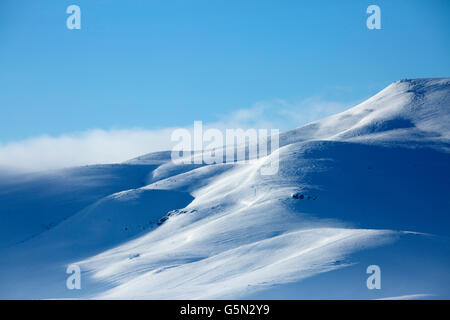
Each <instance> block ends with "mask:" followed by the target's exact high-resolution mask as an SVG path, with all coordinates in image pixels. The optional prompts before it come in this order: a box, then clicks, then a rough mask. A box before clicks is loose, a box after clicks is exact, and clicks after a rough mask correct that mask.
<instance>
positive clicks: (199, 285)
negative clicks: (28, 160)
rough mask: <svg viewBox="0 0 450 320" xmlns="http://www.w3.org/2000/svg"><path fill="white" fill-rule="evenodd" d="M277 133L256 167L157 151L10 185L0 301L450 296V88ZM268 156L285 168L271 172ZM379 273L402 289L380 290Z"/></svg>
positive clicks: (399, 88) (6, 181) (393, 95)
mask: <svg viewBox="0 0 450 320" xmlns="http://www.w3.org/2000/svg"><path fill="white" fill-rule="evenodd" d="M279 138H280V147H279V149H278V150H275V151H274V152H272V153H271V154H270V155H268V156H266V157H264V158H262V159H253V160H251V161H247V162H234V163H220V164H212V165H180V164H176V163H173V162H172V161H171V160H170V152H160V153H153V154H148V155H143V156H141V157H139V158H136V159H132V160H130V161H128V162H126V163H123V164H114V165H101V166H100V165H99V166H89V167H80V168H73V169H67V170H59V171H53V172H45V173H38V174H33V175H30V174H27V175H22V176H20V175H18V176H17V175H15V176H5V177H4V178H3V179H2V180H1V182H0V185H1V188H0V212H1V213H0V219H1V223H0V232H1V234H0V253H1V255H0V262H1V265H0V297H2V298H73V297H76V298H94V299H98V298H100V299H103V298H105V299H209V298H219V299H220V298H246V297H263V298H277V297H280V292H281V296H282V297H287V298H299V297H300V298H358V299H359V298H363V299H364V298H371V297H378V298H383V297H392V296H406V295H414V294H417V292H420V293H421V294H424V290H428V292H425V294H426V295H428V294H429V295H433V296H434V297H435V296H442V297H447V298H448V297H449V296H450V279H449V277H448V275H447V272H446V271H444V270H448V267H449V266H450V261H449V256H450V255H449V254H448V253H449V246H448V242H446V240H445V241H444V240H442V238H446V237H448V235H449V231H450V229H449V226H450V223H449V222H450V219H449V209H450V200H449V199H450V197H449V195H450V187H449V186H450V184H449V183H448V179H449V178H450V161H449V160H450V155H449V150H450V149H449V146H450V79H448V78H445V79H417V80H402V81H397V82H395V83H393V84H391V85H390V86H388V87H387V88H386V89H384V90H383V91H381V92H380V93H378V94H376V95H375V96H373V97H372V98H370V99H368V100H367V101H365V102H363V103H361V104H359V105H357V106H356V107H353V108H351V109H349V110H347V111H345V112H342V113H339V114H336V115H333V116H331V117H328V118H325V119H323V120H320V121H317V122H313V123H310V124H308V125H306V126H303V127H300V128H298V129H294V130H291V131H287V132H283V133H281V134H280V136H279ZM270 161H277V162H278V167H279V170H278V173H277V174H274V175H261V174H260V170H261V167H263V166H265V165H267V163H268V162H270ZM430 235H433V236H430ZM433 239H434V240H433ZM436 239H440V240H436ZM433 241H437V242H438V244H436V242H433ZM424 259H425V260H424ZM423 261H427V263H425V262H423ZM414 263H415V264H414ZM70 264H77V265H79V266H80V268H81V270H82V279H83V280H82V283H83V287H82V289H81V290H73V291H71V290H68V289H67V288H66V286H65V280H66V278H67V276H68V275H67V274H66V273H65V270H66V267H67V266H68V265H70ZM369 264H377V265H378V264H379V265H380V266H381V268H382V270H383V272H384V273H383V274H386V276H384V278H383V279H387V280H384V281H390V282H387V283H386V285H385V291H384V292H383V293H377V294H380V295H377V296H371V295H370V294H373V293H372V292H369V290H368V289H367V288H366V285H365V279H366V277H367V276H368V275H367V274H366V273H365V268H366V267H367V265H369ZM358 265H360V267H358ZM383 266H385V268H384V269H383ZM345 270H348V271H345ZM350 271H351V272H350ZM421 272H425V273H426V275H424V279H425V280H423V281H422V282H420V281H419V282H418V283H414V282H412V281H409V282H408V281H407V280H406V281H405V280H404V279H410V277H417V274H420V273H421ZM389 279H390V280H389ZM430 291H431V292H430ZM383 294H385V296H383ZM426 295H425V296H426Z"/></svg>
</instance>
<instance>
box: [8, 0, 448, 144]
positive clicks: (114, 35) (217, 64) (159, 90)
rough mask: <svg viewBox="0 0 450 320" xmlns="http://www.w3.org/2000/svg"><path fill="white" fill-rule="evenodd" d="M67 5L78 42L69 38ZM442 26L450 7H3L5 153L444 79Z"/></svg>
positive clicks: (96, 0) (260, 1)
mask: <svg viewBox="0 0 450 320" xmlns="http://www.w3.org/2000/svg"><path fill="white" fill-rule="evenodd" d="M71 4H76V5H78V6H80V8H81V14H82V16H81V30H69V29H67V27H66V19H67V17H68V16H69V15H68V14H67V13H66V8H67V7H68V6H69V5H71ZM370 4H376V5H378V6H379V7H380V8H381V24H382V29H381V30H369V29H367V27H366V19H367V17H368V14H366V8H367V7H368V5H370ZM449 14H450V1H446V0H442V1H437V0H436V1H432V0H429V1H414V0H396V1H392V0H389V1H381V0H373V1H363V0H358V1H356V0H355V1H347V0H345V1H344V0H342V1H336V0H332V1H324V0H319V1H318V0H315V1H284V0H277V1H275V0H271V1H266V0H254V1H253V0H226V1H219V0H204V1H201V0H183V1H171V0H164V1H162V0H161V1H152V0H149V1H137V0H127V1H107V0H71V1H63V0H58V1H55V0H34V1H23V0H2V1H1V2H0V39H1V42H0V108H1V116H0V143H8V142H11V141H18V140H21V139H26V138H30V137H35V136H39V135H43V134H48V135H52V136H55V135H61V134H64V133H68V132H80V131H84V130H89V129H96V128H100V129H105V130H109V129H111V128H119V129H126V128H133V127H139V128H144V129H158V128H166V127H176V126H188V125H191V124H192V123H193V121H194V120H203V121H205V122H213V121H218V119H219V118H220V115H223V114H230V113H232V112H233V111H236V110H240V109H247V108H251V107H252V106H253V105H254V104H255V103H258V102H261V101H263V102H264V101H274V100H275V99H283V101H290V102H292V103H295V101H304V100H305V99H309V98H311V97H316V98H317V97H319V98H318V99H319V100H321V101H328V102H330V101H333V102H336V103H337V105H338V106H340V105H341V103H342V105H344V104H345V103H350V102H355V101H356V102H358V101H361V100H362V99H364V98H367V97H369V96H371V95H373V94H375V93H376V92H377V91H378V90H380V89H382V88H383V87H385V86H386V85H388V84H389V83H391V82H393V81H395V80H399V79H402V78H416V77H448V76H450V15H449ZM304 108H307V107H306V106H305V107H304ZM299 112H301V109H300V111H299ZM305 112H307V110H305ZM312 118H314V115H313V116H312ZM300 124H302V123H299V125H300Z"/></svg>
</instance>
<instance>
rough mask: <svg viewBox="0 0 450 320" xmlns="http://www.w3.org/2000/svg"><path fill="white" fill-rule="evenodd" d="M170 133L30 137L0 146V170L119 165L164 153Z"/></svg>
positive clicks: (138, 131) (91, 132)
mask: <svg viewBox="0 0 450 320" xmlns="http://www.w3.org/2000/svg"><path fill="white" fill-rule="evenodd" d="M171 132H172V129H162V130H153V131H152V130H143V129H129V130H100V129H95V130H89V131H85V132H81V133H74V134H64V135H60V136H56V137H51V136H46V135H45V136H40V137H35V138H30V139H26V140H22V141H18V142H11V143H7V144H2V145H0V168H3V169H6V170H25V171H34V170H46V169H57V168H63V167H70V166H77V165H86V164H101V163H116V162H122V161H125V160H128V159H131V158H133V157H136V156H139V155H142V154H145V153H147V152H151V151H159V150H167V147H168V146H169V147H170V133H171Z"/></svg>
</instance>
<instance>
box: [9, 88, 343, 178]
mask: <svg viewBox="0 0 450 320" xmlns="http://www.w3.org/2000/svg"><path fill="white" fill-rule="evenodd" d="M348 106H350V105H349V104H342V103H338V102H333V101H326V100H323V99H321V98H318V97H313V98H308V99H305V100H301V101H297V102H289V101H286V100H283V99H273V100H270V101H263V102H258V103H255V104H254V105H253V106H251V107H250V108H247V109H240V110H237V111H234V112H232V113H229V114H225V115H220V116H218V121H216V122H212V123H205V124H204V127H205V128H217V129H219V130H225V129H227V128H230V129H231V128H243V129H246V128H255V129H260V128H261V129H262V128H264V129H280V130H287V129H293V128H296V127H299V126H301V125H303V124H306V123H308V122H311V121H315V120H318V119H320V118H323V117H325V116H328V115H331V114H334V113H336V112H339V111H343V110H344V109H346V107H348ZM196 120H201V119H196ZM174 129H175V128H166V129H160V130H146V129H137V128H134V129H124V130H102V129H94V130H88V131H84V132H79V133H68V134H63V135H60V136H48V135H42V136H38V137H33V138H29V139H25V140H22V141H14V142H8V143H3V144H2V143H0V169H2V170H4V171H12V170H21V171H36V170H47V169H58V168H64V167H71V166H79V165H87V164H103V163H118V162H123V161H126V160H129V159H131V158H134V157H137V156H140V155H142V154H146V153H149V152H154V151H162V150H170V149H171V148H172V146H173V145H174V142H171V141H170V136H171V133H172V131H173V130H174ZM187 129H190V130H191V129H192V128H187Z"/></svg>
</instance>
